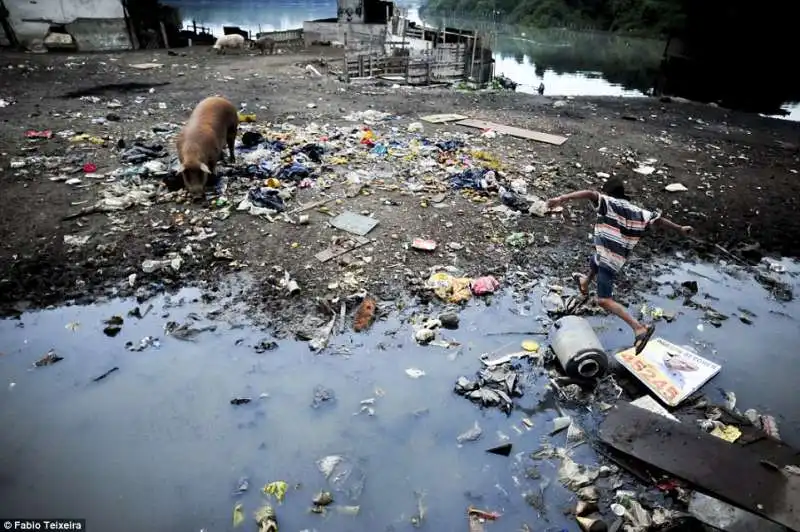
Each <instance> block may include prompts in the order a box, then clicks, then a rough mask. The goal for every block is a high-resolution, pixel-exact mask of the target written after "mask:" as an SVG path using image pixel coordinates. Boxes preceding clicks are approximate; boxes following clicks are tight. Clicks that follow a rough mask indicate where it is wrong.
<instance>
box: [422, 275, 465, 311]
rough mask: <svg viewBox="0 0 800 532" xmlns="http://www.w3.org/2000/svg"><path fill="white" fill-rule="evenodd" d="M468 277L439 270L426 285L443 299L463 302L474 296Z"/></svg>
mask: <svg viewBox="0 0 800 532" xmlns="http://www.w3.org/2000/svg"><path fill="white" fill-rule="evenodd" d="M471 282H472V279H470V278H468V277H453V276H452V275H450V274H449V273H445V272H437V273H434V274H433V275H431V276H430V277H429V278H428V280H427V281H426V282H425V287H426V288H428V289H431V290H433V292H434V294H436V296H437V297H438V298H439V299H441V300H442V301H447V302H448V303H454V304H455V303H461V302H463V301H467V300H469V299H470V298H471V297H472V291H471V290H470V287H469V285H470V283H471Z"/></svg>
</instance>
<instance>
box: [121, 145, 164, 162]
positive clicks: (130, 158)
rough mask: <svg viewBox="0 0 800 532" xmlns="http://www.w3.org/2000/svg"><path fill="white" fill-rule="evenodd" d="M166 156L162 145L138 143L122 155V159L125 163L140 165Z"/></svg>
mask: <svg viewBox="0 0 800 532" xmlns="http://www.w3.org/2000/svg"><path fill="white" fill-rule="evenodd" d="M163 155H165V153H164V146H162V145H160V144H151V145H147V144H143V143H141V142H136V143H134V145H133V146H132V147H130V148H128V149H127V150H125V151H124V152H122V155H120V159H122V162H125V163H133V164H139V163H143V162H145V161H149V160H150V159H155V158H158V157H162V156H163Z"/></svg>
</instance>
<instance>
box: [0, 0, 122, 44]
mask: <svg viewBox="0 0 800 532" xmlns="http://www.w3.org/2000/svg"><path fill="white" fill-rule="evenodd" d="M5 4H6V8H8V12H9V19H10V22H11V26H12V27H13V28H14V33H16V36H17V39H18V40H19V41H20V42H21V43H22V44H23V45H27V44H29V43H31V41H33V40H36V39H39V40H43V39H44V38H45V36H46V35H47V32H48V30H49V29H50V25H51V24H69V25H70V26H73V27H74V28H73V29H74V31H75V32H76V33H72V30H70V29H68V30H67V31H70V33H71V34H72V36H73V37H74V39H75V41H76V42H77V43H78V46H79V50H81V51H94V50H119V49H127V48H131V43H130V37H129V36H128V31H127V29H126V27H125V13H124V12H123V9H122V2H121V0H13V1H6V2H5ZM81 43H84V44H83V45H81Z"/></svg>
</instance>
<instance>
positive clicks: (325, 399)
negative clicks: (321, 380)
mask: <svg viewBox="0 0 800 532" xmlns="http://www.w3.org/2000/svg"><path fill="white" fill-rule="evenodd" d="M334 401H336V394H335V393H334V391H333V390H331V389H330V388H325V387H324V386H322V385H317V386H315V387H314V399H313V400H312V401H311V407H312V408H319V407H320V406H322V403H333V402H334Z"/></svg>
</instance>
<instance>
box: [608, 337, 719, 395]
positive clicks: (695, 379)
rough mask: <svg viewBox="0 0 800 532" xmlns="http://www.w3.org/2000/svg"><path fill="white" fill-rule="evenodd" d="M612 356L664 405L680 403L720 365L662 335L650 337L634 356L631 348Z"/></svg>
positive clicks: (714, 373) (710, 376) (717, 371)
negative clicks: (640, 350) (641, 349)
mask: <svg viewBox="0 0 800 532" xmlns="http://www.w3.org/2000/svg"><path fill="white" fill-rule="evenodd" d="M615 358H616V359H617V361H619V363H620V364H622V365H623V366H624V367H625V368H626V369H627V370H628V371H630V372H631V373H632V374H633V375H634V376H635V377H636V378H638V379H639V380H640V381H641V382H642V383H643V384H644V385H645V386H647V387H648V388H649V389H650V391H652V392H653V393H654V394H655V395H656V397H658V398H659V399H660V400H661V401H663V402H664V403H665V404H666V405H668V406H677V405H678V404H680V403H681V402H682V401H683V400H684V399H686V398H687V397H689V396H690V395H691V394H693V393H694V392H696V391H697V390H699V389H700V387H701V386H703V385H704V384H705V383H706V382H708V381H709V380H711V379H712V378H713V377H714V376H715V375H716V374H717V373H719V371H720V369H722V367H721V366H720V365H719V364H716V363H714V362H711V361H710V360H708V359H705V358H703V357H701V356H700V355H698V354H696V353H693V352H691V351H689V350H688V349H685V348H683V347H680V346H677V345H674V344H671V343H669V342H667V341H666V340H664V339H662V338H652V339H651V340H650V341H649V342H648V343H647V346H645V348H644V350H643V351H642V352H641V353H640V354H639V355H638V356H637V355H636V353H635V350H634V349H633V348H631V349H628V350H625V351H622V352H620V353H617V354H616V355H615ZM665 381H666V382H665Z"/></svg>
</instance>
